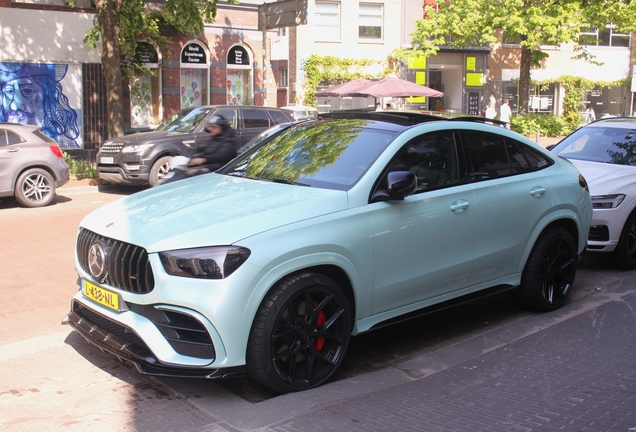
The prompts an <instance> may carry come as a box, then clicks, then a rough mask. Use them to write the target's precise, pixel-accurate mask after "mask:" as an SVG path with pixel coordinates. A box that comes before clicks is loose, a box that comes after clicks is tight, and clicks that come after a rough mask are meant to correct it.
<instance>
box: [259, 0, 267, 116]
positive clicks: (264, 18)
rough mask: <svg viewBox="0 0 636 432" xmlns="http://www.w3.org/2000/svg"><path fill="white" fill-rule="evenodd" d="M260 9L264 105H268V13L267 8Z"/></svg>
mask: <svg viewBox="0 0 636 432" xmlns="http://www.w3.org/2000/svg"><path fill="white" fill-rule="evenodd" d="M260 10H261V22H262V23H263V66H262V68H263V106H267V14H266V12H265V8H260Z"/></svg>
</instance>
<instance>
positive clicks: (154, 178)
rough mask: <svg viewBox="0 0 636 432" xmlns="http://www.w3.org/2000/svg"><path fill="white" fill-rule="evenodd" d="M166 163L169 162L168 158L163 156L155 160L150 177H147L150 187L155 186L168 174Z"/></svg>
mask: <svg viewBox="0 0 636 432" xmlns="http://www.w3.org/2000/svg"><path fill="white" fill-rule="evenodd" d="M168 162H170V156H163V157H160V158H159V159H157V161H156V162H155V163H154V165H153V166H152V168H150V175H149V176H148V184H149V185H150V187H154V186H156V185H157V184H158V183H159V181H160V180H161V179H163V178H164V177H165V176H166V174H168V171H170V165H169V164H168Z"/></svg>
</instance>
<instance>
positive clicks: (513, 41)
mask: <svg viewBox="0 0 636 432" xmlns="http://www.w3.org/2000/svg"><path fill="white" fill-rule="evenodd" d="M503 44H504V45H516V46H519V45H521V35H518V34H512V33H510V32H507V31H505V32H504V34H503Z"/></svg>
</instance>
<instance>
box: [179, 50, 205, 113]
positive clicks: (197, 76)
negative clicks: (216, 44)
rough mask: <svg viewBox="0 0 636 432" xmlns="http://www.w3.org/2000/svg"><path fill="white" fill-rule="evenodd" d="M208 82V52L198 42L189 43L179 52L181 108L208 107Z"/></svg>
mask: <svg viewBox="0 0 636 432" xmlns="http://www.w3.org/2000/svg"><path fill="white" fill-rule="evenodd" d="M209 82H210V69H209V62H208V50H207V48H205V47H204V46H203V44H201V43H200V42H198V41H192V42H189V43H188V44H186V45H185V46H184V47H183V49H182V50H181V74H180V86H179V87H180V96H181V108H189V107H191V106H202V105H208V104H209V94H208V93H209V90H208V88H209V87H208V83H209Z"/></svg>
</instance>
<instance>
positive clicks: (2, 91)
mask: <svg viewBox="0 0 636 432" xmlns="http://www.w3.org/2000/svg"><path fill="white" fill-rule="evenodd" d="M67 70H68V65H63V64H32V63H0V99H1V102H2V104H1V105H0V121H4V122H9V123H20V124H27V125H33V126H37V127H38V128H39V129H40V130H41V131H42V132H43V133H44V134H46V135H48V136H50V137H51V138H53V139H54V140H55V141H56V142H57V143H58V144H59V145H60V147H62V148H78V147H80V143H81V138H80V129H79V125H78V116H77V113H76V112H75V110H73V109H72V108H71V107H70V105H69V101H68V97H67V96H66V95H65V94H64V92H63V88H62V84H61V81H62V79H63V78H64V76H65V75H66V72H67Z"/></svg>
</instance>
